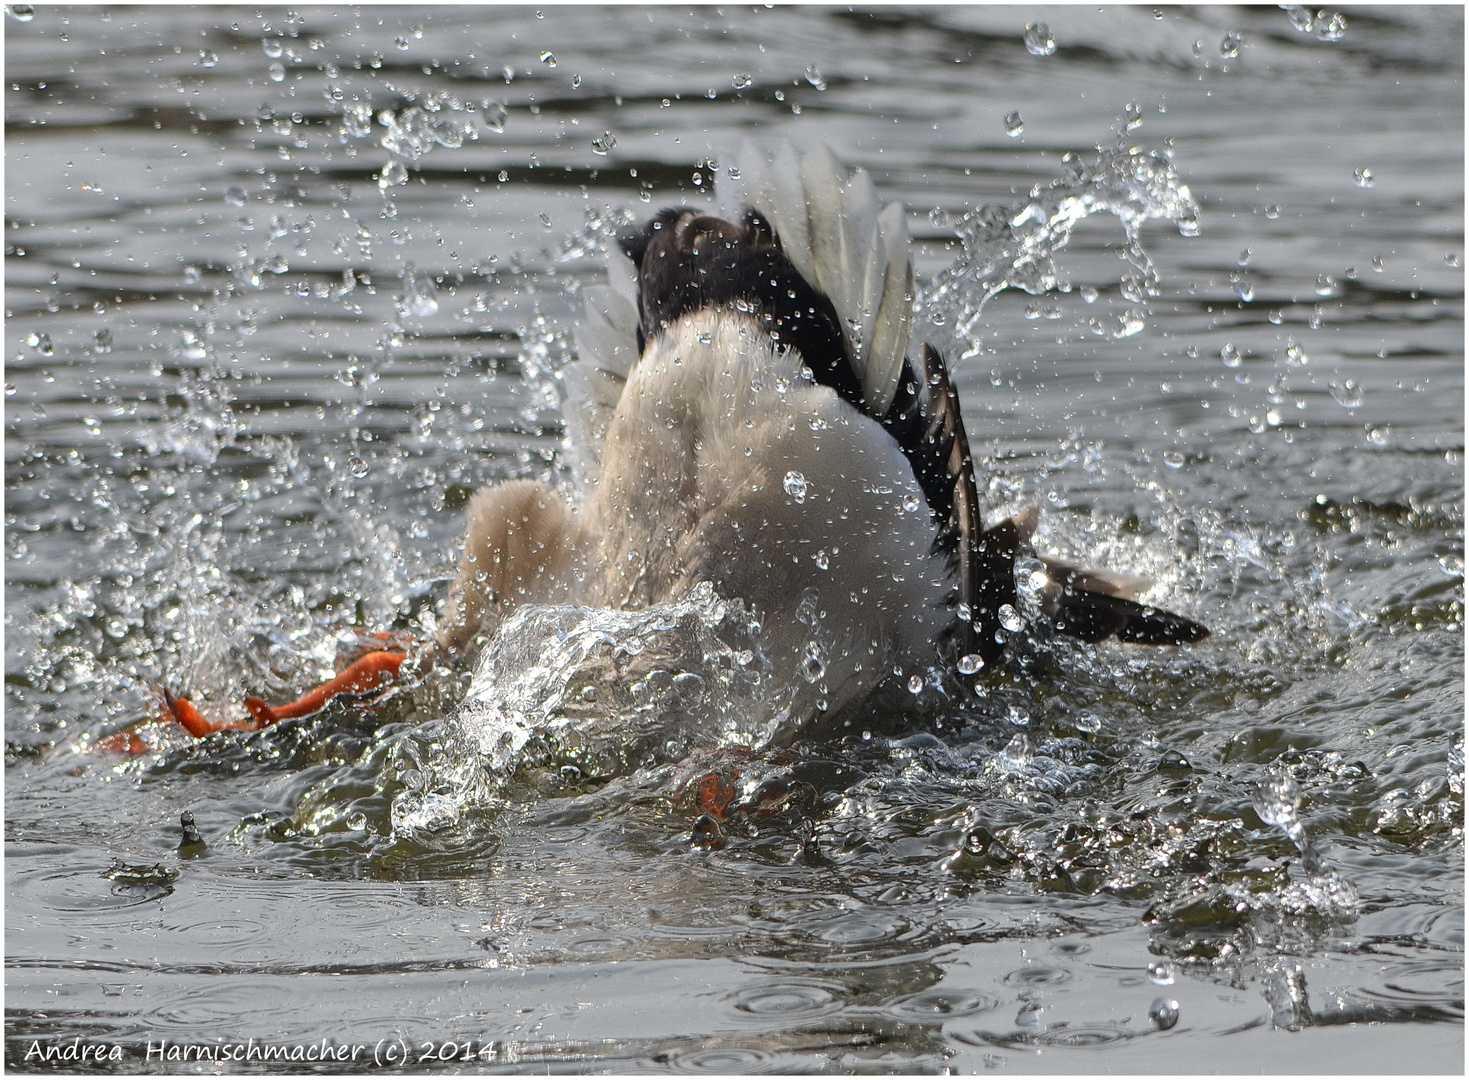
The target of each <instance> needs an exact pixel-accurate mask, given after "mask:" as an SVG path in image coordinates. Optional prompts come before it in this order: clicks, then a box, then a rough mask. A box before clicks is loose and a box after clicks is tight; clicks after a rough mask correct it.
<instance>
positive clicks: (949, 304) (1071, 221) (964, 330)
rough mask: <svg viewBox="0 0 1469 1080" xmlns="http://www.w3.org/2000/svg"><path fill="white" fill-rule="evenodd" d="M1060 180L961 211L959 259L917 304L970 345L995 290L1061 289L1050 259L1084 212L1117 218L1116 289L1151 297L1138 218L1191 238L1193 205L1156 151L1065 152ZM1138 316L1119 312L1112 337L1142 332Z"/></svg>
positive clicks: (1155, 284)
mask: <svg viewBox="0 0 1469 1080" xmlns="http://www.w3.org/2000/svg"><path fill="white" fill-rule="evenodd" d="M1063 162H1064V164H1065V165H1066V166H1067V174H1066V175H1065V176H1064V177H1062V178H1060V179H1058V180H1053V181H1052V182H1051V183H1050V184H1048V185H1045V186H1041V185H1039V184H1038V185H1036V186H1035V187H1034V188H1032V189H1031V192H1030V195H1029V196H1028V197H1027V198H1026V199H1025V200H1023V201H1021V202H1019V203H1015V204H1011V205H1008V206H997V205H990V206H983V207H980V208H978V209H976V210H972V211H970V212H969V213H967V214H965V215H964V217H963V218H961V219H960V220H959V222H958V223H957V225H956V228H955V231H956V233H957V234H958V236H959V239H960V240H961V242H962V244H963V250H962V251H961V252H960V254H959V256H958V257H957V258H956V259H955V260H954V261H953V263H951V264H950V265H949V266H948V267H947V268H945V269H944V270H943V271H941V272H940V273H939V274H938V276H937V277H936V278H935V279H934V280H933V282H932V284H931V285H929V286H928V288H926V289H925V290H924V291H923V296H922V298H921V301H920V304H919V307H920V309H921V310H923V311H927V312H930V313H934V312H942V313H944V315H945V316H946V321H949V322H951V323H952V324H953V325H954V327H955V329H956V331H957V332H958V333H959V334H960V335H961V336H963V337H965V338H969V339H970V340H971V341H972V340H973V339H974V337H975V336H976V334H977V332H978V331H977V328H978V324H979V319H980V316H981V314H982V313H983V310H984V306H985V304H986V303H988V302H989V300H990V299H991V298H992V297H994V296H995V295H996V294H997V293H999V292H1001V291H1002V290H1004V289H1009V288H1016V289H1022V290H1024V291H1025V292H1027V293H1030V294H1032V295H1037V296H1038V295H1040V294H1042V293H1045V292H1048V291H1050V290H1052V289H1064V288H1067V287H1066V286H1064V285H1063V284H1062V277H1061V274H1060V272H1059V271H1058V269H1057V268H1056V262H1055V256H1056V253H1057V252H1058V251H1060V250H1061V249H1062V248H1064V247H1065V246H1066V245H1067V243H1068V242H1069V241H1070V239H1071V233H1072V230H1073V229H1075V227H1076V226H1077V224H1078V223H1080V222H1081V221H1083V220H1085V219H1086V218H1088V217H1090V216H1091V215H1093V214H1098V213H1109V214H1113V215H1114V216H1116V218H1117V219H1118V220H1119V221H1120V222H1122V227H1123V230H1124V231H1125V233H1126V236H1127V240H1126V243H1125V244H1124V246H1123V247H1122V248H1121V249H1120V250H1119V254H1120V255H1121V256H1122V258H1124V259H1125V260H1126V261H1127V262H1128V263H1129V264H1131V265H1132V266H1133V267H1134V269H1135V270H1136V273H1135V274H1132V275H1129V276H1128V277H1126V278H1124V280H1123V283H1122V292H1123V295H1124V297H1126V298H1127V299H1128V300H1129V301H1131V302H1132V303H1133V304H1137V305H1141V304H1143V303H1144V302H1145V301H1146V300H1147V299H1149V298H1150V297H1154V296H1157V295H1158V291H1159V284H1160V283H1159V278H1158V272H1157V270H1156V268H1155V267H1154V266H1153V262H1152V260H1151V259H1150V258H1149V257H1148V254H1147V252H1146V251H1144V250H1143V247H1142V243H1141V241H1140V239H1139V233H1140V231H1141V228H1142V225H1143V223H1144V222H1146V221H1150V220H1153V219H1155V218H1157V219H1165V220H1169V221H1173V222H1175V223H1176V224H1177V225H1178V230H1179V232H1181V233H1183V234H1184V235H1185V236H1194V235H1197V233H1198V229H1199V205H1198V203H1197V202H1195V201H1194V198H1193V195H1192V194H1191V193H1190V192H1189V189H1188V185H1187V184H1184V183H1183V182H1182V181H1181V180H1180V179H1179V176H1178V172H1177V170H1175V169H1174V167H1173V161H1172V159H1171V158H1170V156H1169V155H1168V154H1167V153H1166V152H1164V151H1162V150H1142V149H1139V148H1137V147H1125V146H1122V145H1119V146H1118V147H1116V148H1115V149H1111V150H1099V151H1098V153H1097V156H1096V157H1095V158H1091V159H1084V158H1082V157H1081V156H1079V155H1076V154H1067V155H1066V157H1065V158H1064V159H1063ZM1141 315H1142V312H1141V311H1129V312H1128V313H1126V314H1125V316H1124V318H1123V319H1122V321H1121V322H1120V323H1119V326H1118V328H1117V329H1116V330H1115V331H1114V332H1113V336H1114V337H1125V336H1130V335H1131V334H1134V333H1137V331H1138V330H1140V329H1141V328H1142V324H1141Z"/></svg>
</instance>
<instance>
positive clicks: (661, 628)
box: [455, 583, 796, 779]
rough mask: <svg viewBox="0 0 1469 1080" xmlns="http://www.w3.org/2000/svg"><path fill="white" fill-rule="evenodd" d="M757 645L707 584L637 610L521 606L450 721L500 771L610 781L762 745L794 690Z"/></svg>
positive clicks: (738, 608)
mask: <svg viewBox="0 0 1469 1080" xmlns="http://www.w3.org/2000/svg"><path fill="white" fill-rule="evenodd" d="M759 646H760V629H759V624H758V623H757V622H756V621H755V620H754V619H752V618H751V617H750V616H749V615H748V614H747V613H746V612H745V610H744V607H743V605H742V604H740V603H739V602H737V601H735V602H729V601H725V600H723V599H722V598H720V597H719V596H718V595H717V594H716V593H715V592H714V590H713V589H712V588H711V587H710V586H709V585H708V584H707V583H705V584H702V585H700V586H698V587H696V588H695V589H694V590H693V591H692V593H690V595H689V596H688V597H687V598H686V599H684V600H679V601H673V602H670V603H665V604H657V605H654V606H652V607H649V608H647V609H644V610H640V611H616V610H610V609H602V608H584V607H571V606H545V605H526V606H525V607H522V608H520V609H518V610H517V611H516V612H515V613H514V614H513V615H512V616H511V617H510V618H509V619H507V620H506V622H505V623H504V625H503V626H501V628H500V630H499V632H498V633H497V634H496V635H495V637H494V639H493V640H492V641H491V642H490V644H489V645H488V646H486V648H485V651H484V652H483V653H482V654H481V656H480V658H479V661H478V663H477V664H476V666H475V671H474V677H473V681H472V682H471V685H470V687H469V691H468V693H467V694H466V696H465V699H464V702H463V704H462V705H461V706H460V708H459V710H458V713H457V716H456V719H455V723H456V725H457V726H458V728H459V729H460V730H461V731H462V732H464V733H465V734H466V735H467V736H468V738H469V740H470V742H471V743H472V744H473V746H474V747H475V749H476V751H477V753H478V755H479V757H480V759H481V760H482V761H483V763H484V765H485V766H486V767H487V768H488V769H489V770H490V772H492V773H494V774H497V775H500V776H508V775H510V774H512V773H513V772H514V771H515V770H516V769H519V768H522V767H525V766H533V765H539V766H555V767H557V768H565V767H568V766H570V767H572V768H574V769H575V770H577V772H578V773H579V774H580V775H581V776H584V777H588V778H594V779H605V778H607V777H611V776H616V775H622V774H625V773H629V772H631V771H633V770H634V769H636V768H638V767H640V766H643V765H646V764H649V763H650V762H655V761H674V760H679V759H681V758H683V757H686V756H687V755H688V754H689V753H691V752H692V751H694V750H695V749H700V748H706V749H707V748H717V747H726V746H737V745H738V746H758V745H761V744H763V743H765V742H767V741H768V740H769V739H770V738H771V737H772V736H773V735H774V734H775V733H776V732H777V731H778V730H779V729H780V728H781V726H782V725H783V724H785V723H786V722H787V721H788V719H789V718H790V716H791V715H793V714H792V710H791V706H792V700H791V699H792V697H793V695H794V694H795V693H796V689H795V685H794V684H792V680H789V679H788V678H786V677H785V676H784V673H782V675H781V677H780V678H776V677H775V674H774V673H772V671H771V670H770V665H769V664H768V663H766V662H765V661H764V659H763V656H762V654H761V652H760V648H759ZM788 684H790V685H788Z"/></svg>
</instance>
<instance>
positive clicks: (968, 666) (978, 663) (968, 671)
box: [959, 653, 984, 675]
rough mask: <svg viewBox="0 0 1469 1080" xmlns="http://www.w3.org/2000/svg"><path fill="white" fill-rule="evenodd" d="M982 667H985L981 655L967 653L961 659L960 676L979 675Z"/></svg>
mask: <svg viewBox="0 0 1469 1080" xmlns="http://www.w3.org/2000/svg"><path fill="white" fill-rule="evenodd" d="M982 667H984V657H982V656H980V655H979V653H965V654H964V655H963V656H961V657H959V674H960V675H974V674H977V673H978V672H979V670H980V668H982Z"/></svg>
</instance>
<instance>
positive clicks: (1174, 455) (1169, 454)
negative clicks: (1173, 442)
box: [1163, 450, 1184, 469]
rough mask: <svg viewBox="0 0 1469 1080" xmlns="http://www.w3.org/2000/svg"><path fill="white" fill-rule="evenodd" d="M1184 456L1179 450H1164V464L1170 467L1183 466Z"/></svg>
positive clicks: (1178, 467) (1179, 467)
mask: <svg viewBox="0 0 1469 1080" xmlns="http://www.w3.org/2000/svg"><path fill="white" fill-rule="evenodd" d="M1183 462H1184V457H1183V455H1182V454H1181V453H1179V452H1178V451H1177V450H1165V451H1164V452H1163V464H1164V465H1167V466H1168V467H1169V468H1170V469H1181V468H1183Z"/></svg>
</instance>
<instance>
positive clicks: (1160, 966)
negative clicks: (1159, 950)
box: [1148, 960, 1173, 986]
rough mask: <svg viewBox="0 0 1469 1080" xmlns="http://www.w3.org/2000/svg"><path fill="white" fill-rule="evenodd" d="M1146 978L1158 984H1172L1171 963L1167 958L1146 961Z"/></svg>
mask: <svg viewBox="0 0 1469 1080" xmlns="http://www.w3.org/2000/svg"><path fill="white" fill-rule="evenodd" d="M1148 978H1149V979H1150V980H1152V981H1153V982H1154V983H1156V984H1157V985H1159V986H1172V985H1173V965H1172V964H1170V963H1169V962H1168V961H1167V960H1152V961H1150V962H1149V963H1148Z"/></svg>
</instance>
